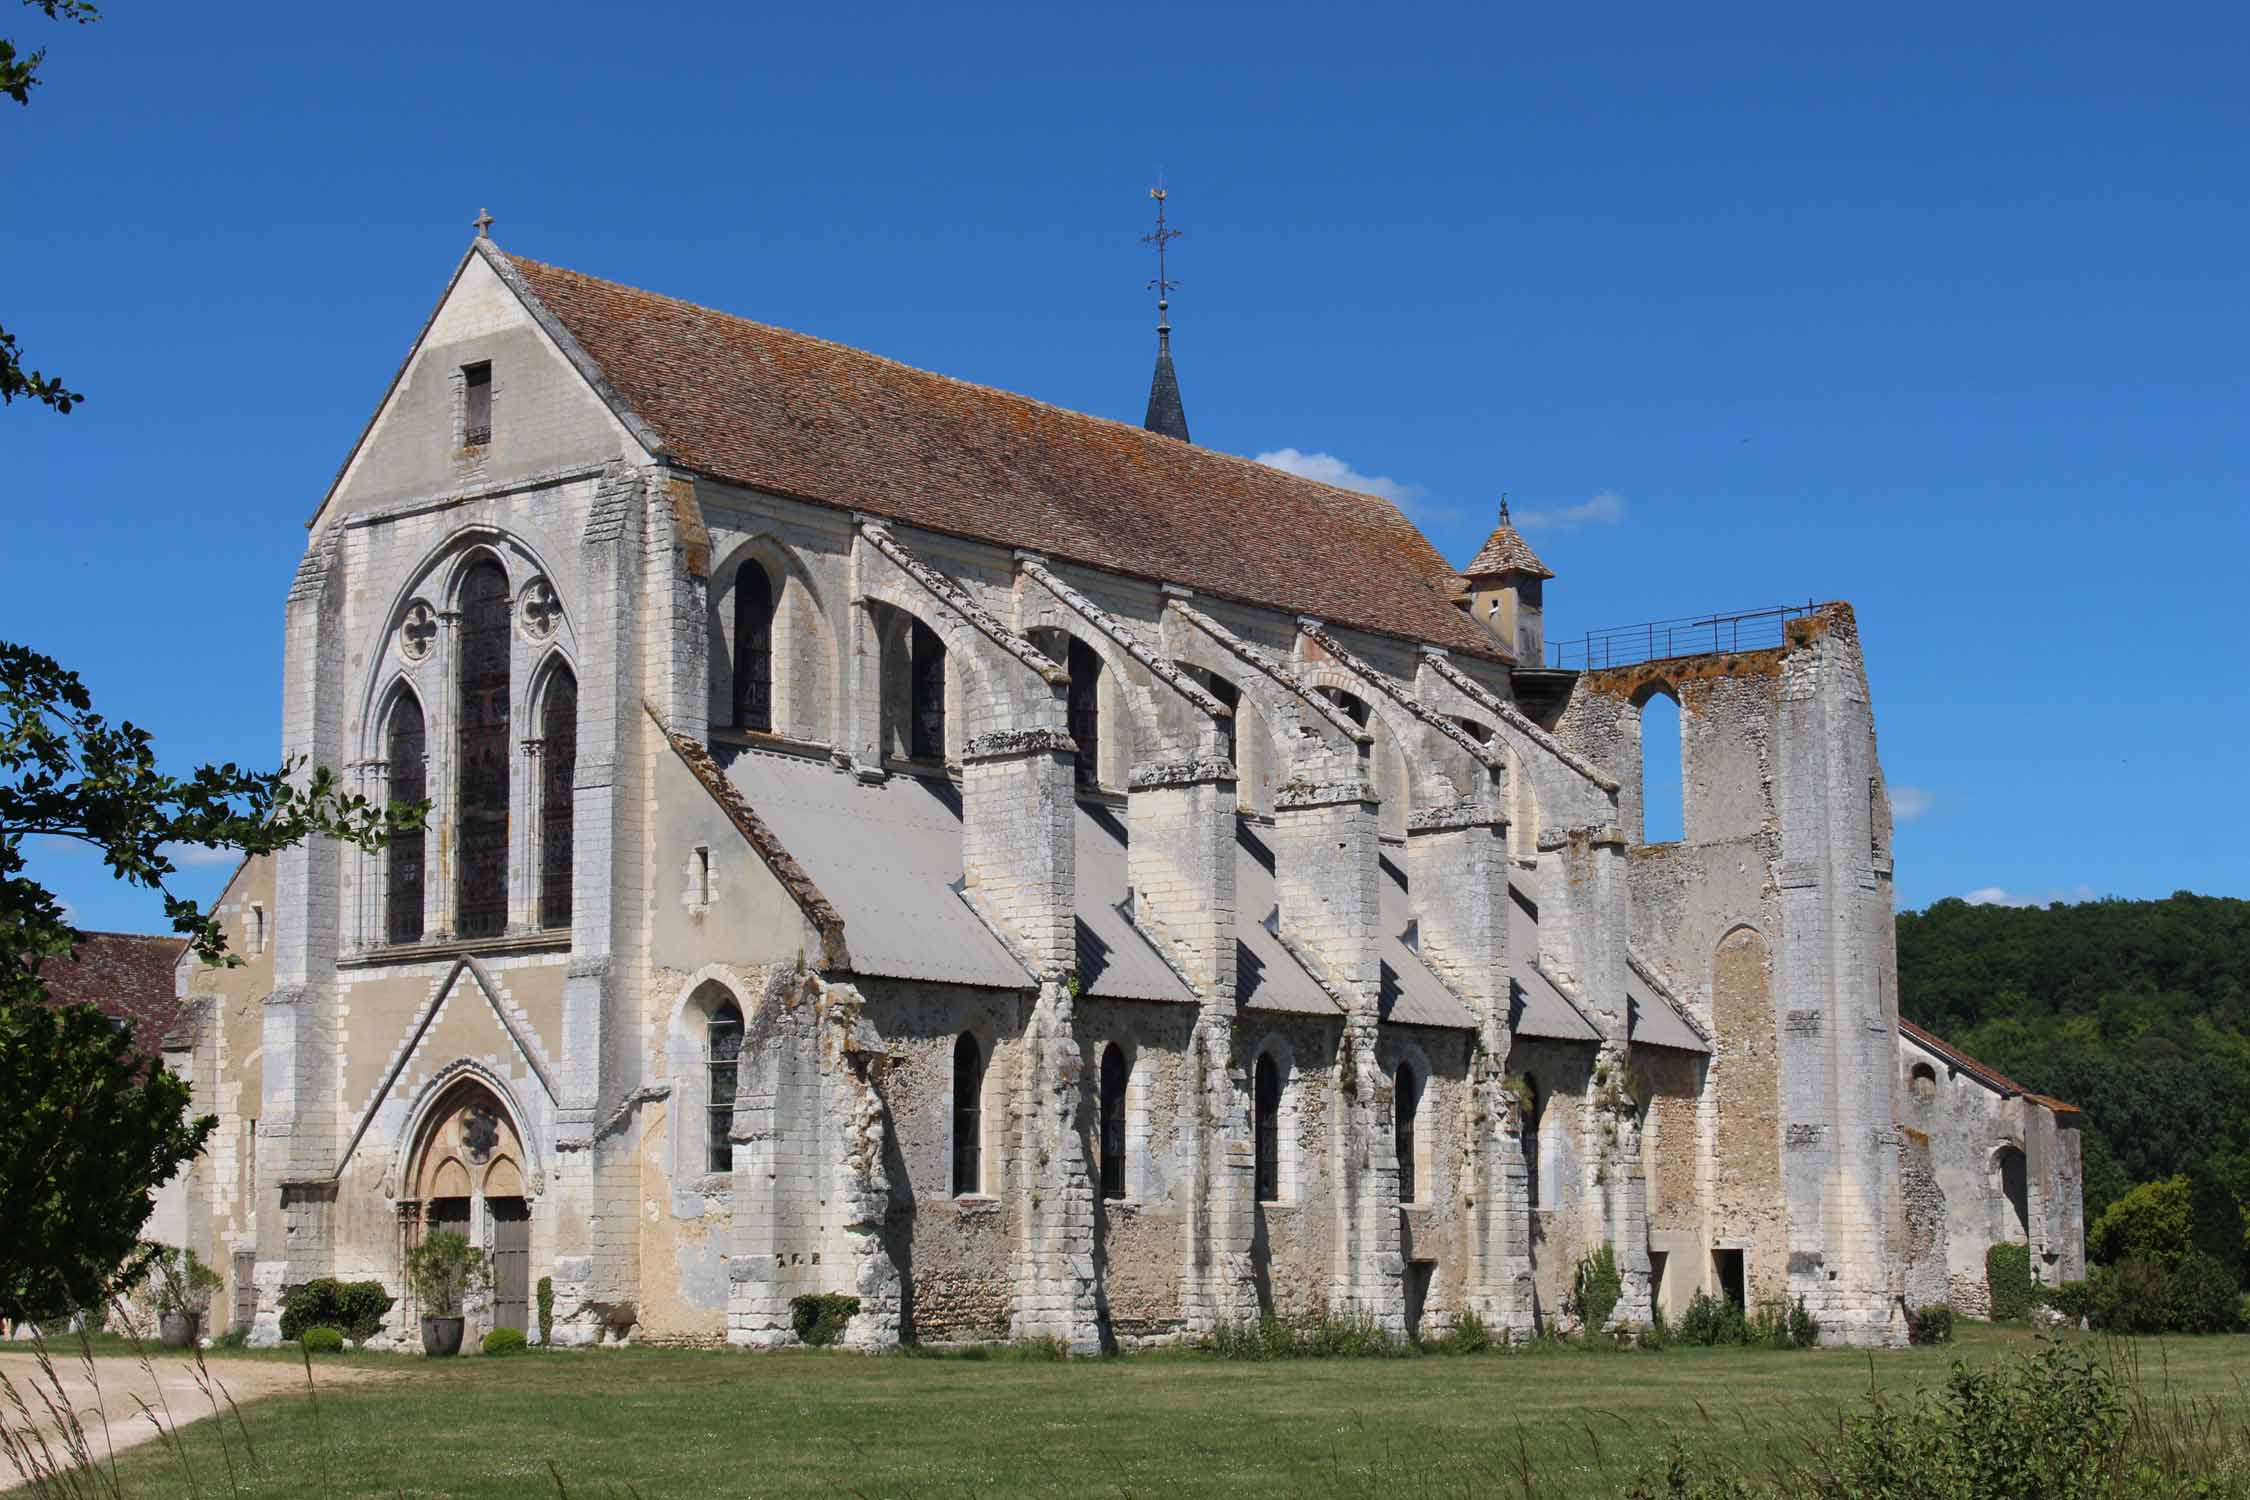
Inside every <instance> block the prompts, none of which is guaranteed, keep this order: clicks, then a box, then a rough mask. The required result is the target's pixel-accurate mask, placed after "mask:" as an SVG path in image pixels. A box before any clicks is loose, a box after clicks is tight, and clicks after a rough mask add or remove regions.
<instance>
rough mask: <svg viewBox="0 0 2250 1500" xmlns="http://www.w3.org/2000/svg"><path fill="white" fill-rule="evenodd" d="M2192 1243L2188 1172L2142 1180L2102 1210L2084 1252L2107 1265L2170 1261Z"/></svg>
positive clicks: (2192, 1212) (2193, 1238) (2193, 1210)
mask: <svg viewBox="0 0 2250 1500" xmlns="http://www.w3.org/2000/svg"><path fill="white" fill-rule="evenodd" d="M2194 1248H2195V1209H2194V1205H2193V1204H2192V1203H2191V1202H2190V1201H2189V1192H2188V1180H2187V1178H2185V1177H2169V1178H2166V1179H2165V1180H2164V1181H2162V1182H2144V1183H2142V1184H2141V1185H2140V1186H2139V1187H2137V1188H2134V1189H2133V1190H2132V1191H2131V1192H2129V1193H2127V1194H2126V1195H2125V1196H2124V1197H2122V1198H2120V1199H2118V1200H2117V1201H2116V1202H2115V1203H2112V1204H2111V1205H2110V1206H2109V1207H2108V1208H2105V1209H2103V1210H2102V1213H2101V1217H2100V1218H2098V1219H2096V1220H2094V1227H2093V1228H2092V1229H2090V1230H2088V1231H2087V1232H2086V1253H2087V1254H2088V1255H2091V1256H2092V1257H2093V1258H2094V1259H2095V1260H2096V1261H2097V1262H2099V1263H2100V1264H2102V1265H2105V1266H2109V1265H2115V1264H2117V1263H2118V1262H2119V1261H2123V1260H2130V1259H2135V1258H2138V1259H2142V1260H2152V1261H2155V1262H2157V1263H2158V1264H2160V1265H2164V1266H2171V1265H2173V1264H2175V1263H2177V1262H2178V1261H2179V1260H2180V1258H2181V1257H2182V1256H2184V1255H2186V1254H2187V1253H2188V1252H2189V1251H2190V1250H2193V1249H2194ZM1995 1316H1997V1314H1996V1315H1995Z"/></svg>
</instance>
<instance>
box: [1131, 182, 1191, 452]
mask: <svg viewBox="0 0 2250 1500" xmlns="http://www.w3.org/2000/svg"><path fill="white" fill-rule="evenodd" d="M1148 195H1149V196H1150V197H1151V198H1154V199H1155V200H1156V232H1155V233H1153V234H1144V235H1142V236H1141V239H1142V240H1143V241H1144V242H1146V243H1148V244H1151V245H1154V246H1155V247H1156V279H1155V280H1154V281H1152V282H1150V283H1149V289H1150V290H1151V291H1153V292H1155V293H1156V374H1155V376H1154V377H1153V378H1152V379H1151V380H1150V381H1149V383H1148V415H1147V416H1146V417H1144V418H1142V420H1141V425H1142V426H1143V427H1146V428H1147V429H1148V430H1149V431H1150V432H1157V433H1162V434H1163V435H1164V436H1166V437H1168V438H1178V439H1179V440H1180V441H1181V442H1183V443H1185V442H1191V441H1193V440H1192V439H1191V438H1189V437H1188V425H1187V411H1186V409H1185V408H1184V407H1182V406H1181V405H1180V377H1179V375H1178V374H1177V373H1176V372H1175V371H1174V370H1173V368H1172V288H1174V287H1175V286H1178V285H1179V283H1178V282H1176V281H1170V280H1167V279H1166V278H1165V275H1164V247H1165V246H1166V245H1167V244H1169V243H1171V242H1172V241H1173V240H1176V239H1178V238H1179V237H1180V231H1179V230H1177V229H1171V228H1168V227H1166V225H1165V223H1164V189H1163V188H1161V187H1153V188H1150V189H1149V190H1148Z"/></svg>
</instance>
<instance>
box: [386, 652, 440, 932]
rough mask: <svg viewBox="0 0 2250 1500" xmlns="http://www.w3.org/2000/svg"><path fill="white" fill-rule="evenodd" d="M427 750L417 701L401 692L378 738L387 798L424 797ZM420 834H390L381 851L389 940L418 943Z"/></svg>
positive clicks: (426, 791)
mask: <svg viewBox="0 0 2250 1500" xmlns="http://www.w3.org/2000/svg"><path fill="white" fill-rule="evenodd" d="M428 750H429V743H428V739H427V737H426V731H425V728H424V725H423V722H422V702H421V700H420V699H419V698H416V697H415V696H414V695H413V694H412V693H405V692H402V693H400V694H399V695H398V701H397V702H396V703H393V704H392V705H391V722H390V725H389V727H388V728H387V730H386V732H385V733H384V736H383V759H384V760H385V761H387V762H389V764H390V771H391V788H390V797H391V800H392V801H393V802H420V801H422V800H423V799H424V798H425V797H427V796H428V795H429V771H428V769H427V768H428V760H427V755H428ZM422 837H423V835H422V830H421V829H420V828H414V829H411V830H408V831H405V832H400V833H394V834H392V835H391V838H390V843H389V844H388V845H387V846H386V849H385V864H384V870H383V932H384V936H385V937H387V938H388V939H389V940H390V941H391V942H394V943H419V942H420V941H422V857H423V843H422Z"/></svg>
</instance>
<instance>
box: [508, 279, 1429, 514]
mask: <svg viewBox="0 0 2250 1500" xmlns="http://www.w3.org/2000/svg"><path fill="white" fill-rule="evenodd" d="M499 254H500V255H501V256H503V257H504V258H505V259H507V260H510V261H514V262H520V263H522V264H525V265H532V266H537V267H538V268H539V269H540V270H543V271H556V272H560V273H561V274H563V275H565V276H575V277H577V278H578V279H579V280H581V281H591V282H595V283H597V284H599V285H602V286H608V287H615V288H617V289H618V290H619V291H625V292H631V293H632V294H633V295H634V296H636V297H647V298H650V299H652V300H654V301H657V302H665V303H669V304H671V305H672V306H674V307H679V308H685V309H686V310H687V311H689V312H694V313H703V314H705V315H707V316H710V317H714V318H726V319H728V320H729V321H731V322H736V323H747V324H749V325H750V326H751V327H753V328H762V329H765V330H766V331H767V332H769V333H778V334H780V335H782V336H783V337H785V338H792V339H802V340H803V341H804V342H806V343H808V344H817V345H819V346H820V347H821V348H823V349H834V350H837V351H839V352H841V353H844V354H850V355H853V356H855V357H857V358H860V359H871V360H875V361H876V362H878V363H880V364H885V365H888V366H890V367H891V368H892V369H894V370H903V371H905V372H906V373H907V374H909V375H918V376H922V377H924V378H926V379H930V380H942V381H944V382H945V383H946V384H948V385H957V386H960V387H962V388H963V389H966V390H972V391H978V392H981V393H983V394H985V395H988V396H1000V397H1004V398H1005V399H1007V400H1009V401H1019V402H1021V403H1023V404H1024V405H1025V406H1028V407H1035V408H1037V409H1039V410H1041V411H1051V412H1055V413H1057V414H1059V415H1062V416H1066V417H1073V418H1076V419H1077V420H1079V421H1082V422H1099V423H1101V424H1102V425H1104V426H1105V427H1114V428H1116V429H1117V430H1118V431H1120V432H1129V433H1132V434H1134V435H1135V436H1136V437H1140V438H1145V439H1147V440H1149V441H1151V442H1154V441H1156V440H1157V439H1159V438H1163V434H1161V433H1156V432H1151V431H1149V430H1148V429H1147V428H1146V427H1143V426H1141V425H1140V424H1139V423H1135V422H1127V421H1123V420H1121V419H1119V418H1117V417H1105V416H1103V415H1102V414H1101V413H1099V412H1091V411H1080V410H1079V409H1078V408H1077V407H1074V406H1063V405H1060V404H1058V403H1056V402H1053V401H1043V400H1041V399H1040V398H1039V397H1037V396H1027V395H1025V394H1024V393H1023V392H1022V391H1012V390H1009V389H1008V388H1007V387H1006V386H1001V385H986V384H984V383H983V382H981V381H975V380H964V379H962V378H961V377H960V376H958V375H948V374H946V373H945V372H944V371H943V370H932V369H929V368H927V367H925V366H922V365H916V364H909V363H907V362H906V361H905V360H903V359H898V358H896V357H894V356H892V355H888V354H883V353H880V352H879V351H877V350H874V349H863V348H861V347H860V346H859V345H857V344H846V343H842V342H840V341H838V340H836V339H829V338H822V337H821V336H820V335H819V334H817V333H807V332H805V331H804V330H803V329H801V328H786V327H784V326H782V325H781V324H779V323H767V322H764V321H762V320H760V319H757V318H752V317H746V316H744V315H743V314H741V313H734V312H728V311H727V310H726V309H725V308H720V307H712V306H709V305H708V304H705V303H702V302H690V301H689V300H688V299H687V298H685V297H675V296H672V295H671V294H670V293H668V292H654V291H650V290H649V289H648V288H646V287H639V286H634V285H633V284H632V283H631V282H626V281H614V280H612V279H610V278H609V277H607V276H596V275H594V274H593V273H591V272H589V271H580V270H575V269H573V268H572V267H570V266H558V265H556V264H555V263H554V262H552V261H543V260H534V259H533V258H532V257H530V256H528V255H518V254H516V253H515V252H514V251H510V250H502V251H499ZM534 295H536V292H535V293H534ZM1163 440H1164V441H1166V442H1177V441H1179V440H1178V439H1177V438H1164V439H1163ZM1193 446H1194V447H1195V449H1196V451H1197V452H1198V453H1201V454H1204V455H1206V456H1208V457H1211V458H1217V459H1223V460H1225V461H1226V462H1227V463H1230V464H1233V465H1236V466H1238V467H1244V468H1251V469H1256V470H1258V471H1260V472H1261V473H1266V474H1279V475H1281V476H1283V477H1284V478H1285V479H1287V480H1288V481H1290V482H1291V483H1293V484H1297V485H1300V486H1303V487H1305V488H1307V489H1312V490H1319V491H1324V492H1326V493H1328V494H1332V495H1342V496H1345V497H1347V498H1348V499H1351V500H1353V501H1357V502H1360V503H1361V504H1362V505H1367V506H1368V507H1369V508H1370V509H1374V510H1376V511H1377V513H1378V514H1387V515H1393V516H1396V517H1398V519H1399V520H1401V521H1404V522H1405V523H1406V524H1407V525H1408V526H1412V527H1414V529H1415V530H1416V531H1418V532H1419V531H1421V530H1422V528H1421V527H1420V526H1417V525H1415V522H1414V519H1413V517H1411V516H1409V515H1407V513H1406V512H1405V511H1404V510H1402V509H1400V508H1399V505H1398V502H1397V501H1395V500H1390V499H1387V498H1385V497H1384V496H1382V495H1378V494H1375V493H1373V492H1372V491H1369V490H1355V489H1349V488H1347V487H1345V486H1343V485H1340V484H1330V483H1328V482H1327V481H1326V480H1322V479H1314V478H1311V477H1310V476H1308V475H1304V474H1298V473H1295V472H1293V471H1292V470H1289V469H1280V468H1276V467H1274V466H1273V465H1272V464H1262V463H1259V462H1258V461H1257V460H1256V459H1254V458H1246V457H1244V456H1243V455H1241V454H1239V453H1229V452H1227V451H1226V450H1225V449H1224V448H1211V447H1206V446H1204V445H1202V444H1200V443H1198V444H1194V445H1193ZM1370 502H1371V504H1370ZM1422 534H1423V536H1424V538H1425V539H1427V537H1428V533H1427V532H1423V533H1422ZM1433 545H1434V544H1433Z"/></svg>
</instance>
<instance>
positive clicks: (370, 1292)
mask: <svg viewBox="0 0 2250 1500" xmlns="http://www.w3.org/2000/svg"><path fill="white" fill-rule="evenodd" d="M391 1301H392V1299H391V1294H390V1293H389V1292H387V1291H385V1290H383V1283H381V1282H380V1281H338V1280H336V1279H335V1278H334V1277H333V1276H323V1277H321V1278H319V1279H318V1280H316V1281H308V1282H306V1283H305V1284H304V1285H303V1286H299V1287H292V1288H290V1289H289V1290H288V1291H287V1292H285V1293H284V1294H283V1296H282V1299H281V1336H282V1337H283V1338H285V1339H294V1338H301V1337H303V1335H304V1332H305V1330H306V1329H308V1328H323V1327H325V1328H339V1329H342V1330H343V1331H344V1333H345V1334H347V1335H348V1336H350V1337H352V1338H355V1339H371V1338H373V1337H374V1336H375V1335H376V1334H377V1333H379V1332H381V1331H382V1327H383V1315H384V1314H385V1313H387V1312H389V1311H390V1310H391Z"/></svg>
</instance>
